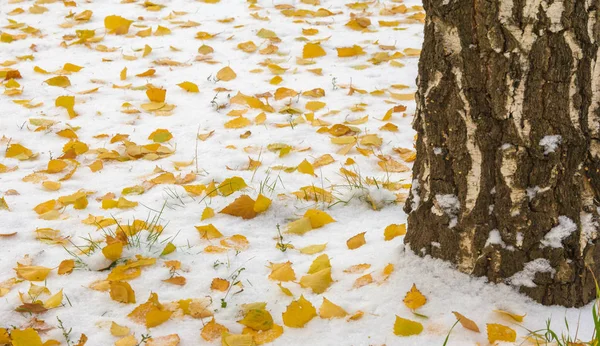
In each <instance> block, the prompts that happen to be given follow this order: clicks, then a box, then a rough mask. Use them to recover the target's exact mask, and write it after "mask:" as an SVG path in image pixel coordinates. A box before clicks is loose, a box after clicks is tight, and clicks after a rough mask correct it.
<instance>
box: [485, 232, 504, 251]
mask: <svg viewBox="0 0 600 346" xmlns="http://www.w3.org/2000/svg"><path fill="white" fill-rule="evenodd" d="M489 245H500V246H502V247H506V243H505V242H504V240H502V235H500V231H498V230H497V229H493V230H491V231H490V234H489V235H488V238H487V240H486V241H485V247H488V246H489Z"/></svg>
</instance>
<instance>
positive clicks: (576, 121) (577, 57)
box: [564, 31, 583, 132]
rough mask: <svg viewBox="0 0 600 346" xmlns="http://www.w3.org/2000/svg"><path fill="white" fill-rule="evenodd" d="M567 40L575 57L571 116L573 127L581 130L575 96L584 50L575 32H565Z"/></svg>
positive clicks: (570, 103) (571, 81)
mask: <svg viewBox="0 0 600 346" xmlns="http://www.w3.org/2000/svg"><path fill="white" fill-rule="evenodd" d="M564 35H565V42H566V43H567V45H568V46H569V49H570V50H571V56H572V57H573V67H572V68H571V80H570V82H569V118H571V123H572V124H573V127H574V128H575V129H577V130H578V131H580V132H581V126H580V124H579V109H578V108H577V107H575V102H574V101H575V96H576V95H577V92H578V90H577V69H578V68H579V61H580V60H581V59H582V58H583V51H582V50H581V47H579V45H578V44H577V41H576V40H575V38H574V37H573V33H572V32H570V31H566V32H565V34H564Z"/></svg>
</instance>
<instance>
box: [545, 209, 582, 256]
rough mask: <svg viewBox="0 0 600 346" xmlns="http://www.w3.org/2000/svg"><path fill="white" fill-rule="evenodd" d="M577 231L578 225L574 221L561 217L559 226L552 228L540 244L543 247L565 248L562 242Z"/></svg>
mask: <svg viewBox="0 0 600 346" xmlns="http://www.w3.org/2000/svg"><path fill="white" fill-rule="evenodd" d="M575 231H577V225H576V224H575V222H573V220H571V219H569V218H568V217H566V216H564V215H561V216H559V217H558V225H556V226H554V227H552V229H550V231H548V233H546V235H545V236H544V239H542V241H541V242H540V243H541V244H542V246H550V247H553V248H561V247H563V245H562V241H563V240H564V239H565V238H567V237H568V236H570V235H571V234H572V233H573V232H575Z"/></svg>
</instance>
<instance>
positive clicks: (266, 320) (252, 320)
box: [238, 309, 273, 331]
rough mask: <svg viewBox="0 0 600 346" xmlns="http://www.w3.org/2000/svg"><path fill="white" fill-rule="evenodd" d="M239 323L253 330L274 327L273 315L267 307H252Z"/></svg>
mask: <svg viewBox="0 0 600 346" xmlns="http://www.w3.org/2000/svg"><path fill="white" fill-rule="evenodd" d="M238 323H240V324H243V325H245V326H246V327H248V328H251V329H253V330H257V331H258V330H262V331H265V330H269V329H271V328H273V317H272V316H271V314H270V313H269V312H268V311H267V310H265V309H250V310H248V311H246V313H245V315H244V318H243V319H241V320H239V321H238Z"/></svg>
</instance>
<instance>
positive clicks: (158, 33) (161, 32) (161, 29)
mask: <svg viewBox="0 0 600 346" xmlns="http://www.w3.org/2000/svg"><path fill="white" fill-rule="evenodd" d="M170 34H171V30H170V29H169V28H165V27H164V26H161V25H159V26H158V27H157V28H156V31H154V36H165V35H170Z"/></svg>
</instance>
